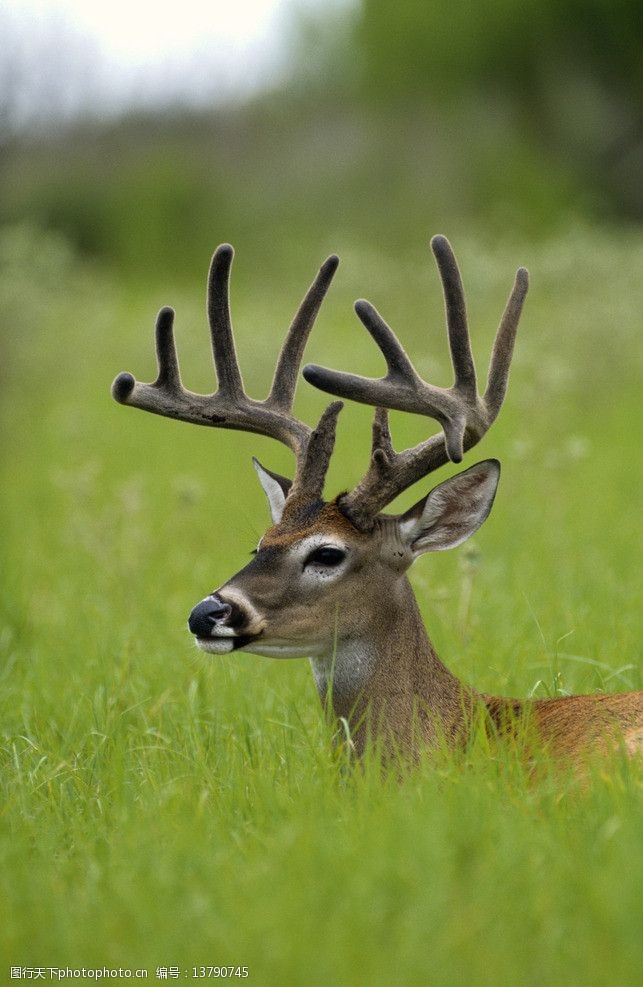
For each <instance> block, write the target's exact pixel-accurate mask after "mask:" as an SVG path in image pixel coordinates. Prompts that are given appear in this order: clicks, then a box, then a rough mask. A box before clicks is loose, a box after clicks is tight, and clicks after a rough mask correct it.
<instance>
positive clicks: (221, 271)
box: [207, 243, 243, 399]
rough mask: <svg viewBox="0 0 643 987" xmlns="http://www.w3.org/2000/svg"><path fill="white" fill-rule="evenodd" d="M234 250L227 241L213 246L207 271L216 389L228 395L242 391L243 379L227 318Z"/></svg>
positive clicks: (228, 317) (234, 396)
mask: <svg viewBox="0 0 643 987" xmlns="http://www.w3.org/2000/svg"><path fill="white" fill-rule="evenodd" d="M233 257H234V249H233V248H232V247H231V246H230V244H229V243H222V244H221V246H220V247H217V249H216V250H215V252H214V254H213V256H212V262H211V263H210V271H209V273H208V300H207V310H208V322H209V324H210V337H211V339H212V353H213V356H214V365H215V367H216V371H217V380H218V382H219V392H220V393H221V394H225V395H227V396H229V397H230V398H232V399H234V398H238V397H240V396H241V395H242V394H243V380H242V378H241V371H240V370H239V363H238V361H237V353H236V349H235V345H234V334H233V332H232V322H231V319H230V268H231V267H232V259H233Z"/></svg>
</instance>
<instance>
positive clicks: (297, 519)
mask: <svg viewBox="0 0 643 987" xmlns="http://www.w3.org/2000/svg"><path fill="white" fill-rule="evenodd" d="M311 535H334V536H335V537H338V538H345V539H350V540H351V541H352V542H355V541H360V542H361V541H367V540H368V536H367V535H365V534H363V533H362V532H361V531H358V529H357V528H356V527H355V526H354V525H353V524H351V522H350V521H349V520H348V518H346V517H344V515H343V514H342V512H341V511H340V510H339V508H338V507H337V505H336V504H334V503H333V504H323V503H319V504H316V505H309V506H308V507H307V508H306V507H304V508H302V509H301V510H299V511H298V512H297V513H293V514H291V515H288V514H284V517H283V519H282V520H281V521H280V522H279V524H275V525H274V526H273V527H272V528H268V530H267V531H266V533H265V535H264V536H263V538H262V539H261V547H262V548H278V547H283V548H286V547H287V546H289V545H294V544H296V543H297V542H298V541H301V539H302V538H308V537H310V536H311Z"/></svg>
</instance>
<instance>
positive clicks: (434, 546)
mask: <svg viewBox="0 0 643 987" xmlns="http://www.w3.org/2000/svg"><path fill="white" fill-rule="evenodd" d="M432 248H433V253H434V255H435V258H436V261H437V265H438V270H439V273H440V276H441V279H442V285H443V290H444V295H445V301H446V320H447V329H448V336H449V344H450V349H451V357H452V362H453V368H454V372H455V381H454V383H453V386H452V387H449V388H441V387H436V386H435V385H433V384H429V383H426V382H425V381H424V380H422V378H421V377H420V376H419V375H418V373H417V371H416V370H415V368H414V367H413V365H412V364H411V362H410V360H409V358H408V356H407V355H406V353H405V351H404V349H403V348H402V346H401V344H400V343H399V341H398V339H397V337H396V336H395V334H394V333H393V332H392V330H391V329H390V328H389V327H388V325H387V324H386V323H385V322H384V320H383V319H382V317H381V316H380V315H379V314H378V312H377V311H376V310H375V309H374V308H373V307H372V306H371V305H370V304H369V303H368V302H366V301H358V302H357V303H356V305H355V309H356V312H357V315H358V316H359V318H360V320H361V321H362V323H363V324H364V325H365V327H366V329H367V330H368V331H369V333H370V334H371V336H372V337H373V339H374V340H375V342H376V343H377V345H378V346H379V348H380V349H381V351H382V353H383V355H384V358H385V360H386V364H387V368H388V372H387V374H386V376H385V377H383V378H382V379H379V380H371V379H367V378H364V377H358V376H354V375H352V374H348V373H343V372H338V371H335V370H327V369H324V368H322V367H318V366H306V367H305V368H304V370H303V375H304V377H305V379H306V380H307V381H308V382H309V383H311V384H313V385H315V386H316V387H318V388H320V389H322V390H324V391H327V392H329V393H330V394H332V395H335V396H339V397H343V398H349V399H351V400H354V401H360V402H363V403H365V404H369V405H372V406H374V407H375V408H376V409H377V410H376V412H375V419H374V423H373V436H372V452H371V457H370V465H369V467H368V470H367V472H366V475H365V476H364V478H363V479H362V480H361V481H360V483H359V484H358V485H357V486H356V487H355V489H354V490H352V491H351V492H350V493H345V494H342V495H340V496H339V497H336V498H335V499H334V500H331V501H329V502H326V501H324V500H323V488H324V480H325V476H326V472H327V469H328V465H329V461H330V457H331V455H332V452H333V446H334V442H335V428H336V423H337V417H338V414H339V411H340V410H341V408H342V404H341V402H339V401H336V402H333V403H332V404H330V405H329V406H328V407H327V408H326V410H325V411H324V413H323V415H322V416H321V419H320V421H319V423H318V425H317V427H316V428H315V429H314V430H311V429H310V428H309V427H308V426H307V425H306V424H304V423H303V422H302V421H300V420H299V419H297V418H295V417H294V416H293V413H292V405H293V399H294V394H295V387H296V381H297V375H298V372H299V366H300V363H301V360H302V357H303V351H304V347H305V344H306V341H307V339H308V336H309V334H310V331H311V329H312V326H313V323H314V320H315V317H316V315H317V312H318V310H319V307H320V305H321V302H322V300H323V298H324V295H325V293H326V291H327V290H328V288H329V286H330V283H331V280H332V277H333V274H334V272H335V270H336V268H337V264H338V260H337V258H336V257H330V258H329V259H328V260H327V261H326V262H325V263H324V264H323V265H322V267H321V269H320V271H319V273H318V275H317V277H316V278H315V280H314V281H313V284H312V285H311V287H310V288H309V290H308V292H307V294H306V296H305V298H304V300H303V302H302V304H301V306H300V308H299V310H298V312H297V314H296V315H295V318H294V320H293V322H292V324H291V326H290V329H289V330H288V333H287V335H286V338H285V342H284V344H283V348H282V350H281V353H280V356H279V358H278V361H277V368H276V371H275V375H274V380H273V383H272V387H271V390H270V393H269V395H268V397H267V398H266V399H265V400H263V401H257V400H254V399H253V398H250V397H248V396H247V395H246V393H245V391H244V389H243V383H242V379H241V373H240V371H239V366H238V363H237V359H236V356H235V348H234V339H233V334H232V328H231V323H230V315H229V306H228V283H229V273H230V267H231V262H232V257H233V251H232V248H231V247H229V246H227V245H224V246H221V247H219V248H218V250H217V251H216V253H215V254H214V258H213V260H212V265H211V268H210V275H209V280H208V296H207V310H208V317H209V323H210V330H211V336H212V348H213V353H214V363H215V367H216V372H217V377H218V382H219V389H218V391H216V393H214V394H212V395H208V396H201V395H197V394H193V393H191V392H190V391H187V390H185V389H184V388H183V386H182V384H181V380H180V376H179V367H178V362H177V356H176V351H175V347H174V340H173V329H172V326H173V312H172V310H171V309H167V308H166V309H162V310H161V312H160V313H159V316H158V320H157V324H156V349H157V355H158V365H159V371H158V377H157V379H156V381H155V382H154V383H153V384H140V383H137V382H136V381H135V380H134V378H133V377H132V376H131V375H130V374H120V375H119V376H118V377H117V378H116V380H115V381H114V384H113V388H112V392H113V395H114V397H115V398H116V400H117V401H119V402H121V403H122V404H129V405H132V406H133V407H137V408H141V409H143V410H146V411H152V412H154V413H156V414H160V415H166V416H168V417H171V418H178V419H180V420H182V421H189V422H195V423H197V424H201V425H208V426H210V427H214V428H233V429H241V430H244V431H250V432H257V433H260V434H262V435H268V436H272V437H273V438H275V439H277V440H278V441H280V442H282V443H285V444H286V445H287V446H288V447H289V448H290V449H291V450H292V452H293V453H294V456H295V472H294V477H293V479H292V480H290V479H286V478H285V477H283V476H280V475H278V474H277V473H274V472H272V471H270V470H268V469H266V468H265V467H263V466H261V464H260V463H258V462H257V461H256V460H255V461H254V465H255V469H256V471H257V474H258V476H259V480H260V482H261V485H262V487H263V489H264V491H265V493H266V496H267V498H268V503H269V507H270V512H271V516H272V526H271V527H270V528H269V529H268V530H267V531H266V533H265V534H264V536H263V537H262V539H261V541H260V542H259V545H258V546H257V549H256V553H255V555H254V558H253V559H252V561H251V562H250V563H249V564H248V565H246V566H245V567H244V568H243V569H241V571H240V572H238V573H237V574H236V575H235V576H233V577H232V578H231V579H230V580H229V581H228V582H226V583H225V584H224V585H223V586H222V587H220V588H219V589H217V590H216V591H214V592H212V593H210V594H209V595H207V596H206V597H205V598H204V599H203V600H202V601H201V602H200V603H198V604H197V605H196V606H195V607H194V609H193V610H192V613H191V614H190V618H189V628H190V631H191V632H192V633H193V634H194V636H195V638H196V642H197V644H198V645H199V647H200V648H202V649H203V650H204V651H208V652H212V653H216V654H224V653H228V652H231V651H237V650H245V651H250V652H253V653H255V654H262V655H274V656H279V657H299V656H311V657H313V658H318V659H319V658H323V657H324V656H328V655H330V654H332V653H333V652H334V651H336V649H337V647H338V643H341V642H359V641H362V640H363V639H364V638H365V637H367V636H369V635H370V636H372V633H373V628H377V629H378V633H379V634H380V635H386V634H388V635H389V636H390V635H394V634H395V628H396V626H399V614H400V609H401V608H402V607H404V605H405V600H406V598H407V596H408V592H409V588H408V584H407V582H406V579H405V575H404V574H405V573H406V571H407V569H408V568H409V566H410V565H411V564H412V563H413V561H414V560H415V559H416V558H417V557H418V556H419V555H421V554H423V553H424V552H430V551H441V550H443V549H447V548H451V547H453V546H455V545H458V544H460V543H461V542H462V541H464V540H465V539H466V538H468V537H469V535H471V534H472V533H473V532H474V531H476V530H477V528H478V527H479V526H480V525H481V524H482V522H483V521H484V520H485V518H486V517H487V515H488V513H489V511H490V509H491V505H492V503H493V498H494V494H495V491H496V486H497V483H498V478H499V464H498V463H497V462H496V461H495V460H487V461H486V462H482V463H478V464H477V465H475V466H472V467H471V468H470V469H468V470H466V471H465V472H463V473H460V474H459V475H457V476H455V477H453V478H451V479H449V480H447V481H446V482H444V483H442V484H440V485H439V486H437V487H436V488H435V489H434V490H432V491H431V492H430V493H428V494H427V495H425V496H424V497H423V498H422V499H421V500H419V501H418V503H417V504H416V505H415V506H414V507H412V508H411V509H410V510H409V511H406V512H405V513H404V514H402V515H399V516H394V515H387V514H383V513H382V510H383V509H384V508H385V507H386V506H387V505H388V504H389V503H390V502H391V501H392V500H393V499H394V498H395V497H396V496H397V495H398V494H399V493H401V492H402V491H403V490H405V489H406V488H407V487H409V486H411V485H412V484H413V483H415V482H416V481H418V480H420V479H423V478H424V477H426V476H427V475H428V474H429V473H431V472H433V471H434V470H435V469H437V468H438V467H439V466H441V465H442V464H444V463H446V462H447V461H448V460H451V461H453V462H460V461H461V459H462V457H463V453H464V451H465V450H467V449H469V448H471V447H472V446H473V445H475V443H476V442H478V441H479V440H480V438H481V437H482V436H483V435H484V434H485V432H486V431H487V429H488V428H489V426H490V425H491V423H492V422H493V420H494V419H495V418H496V416H497V414H498V412H499V410H500V406H501V405H502V402H503V398H504V395H505V391H506V387H507V377H508V373H509V365H510V361H511V356H512V351H513V345H514V339H515V334H516V328H517V325H518V319H519V316H520V312H521V309H522V305H523V301H524V298H525V294H526V291H527V272H526V271H525V270H524V269H520V270H519V271H518V273H517V275H516V280H515V284H514V286H513V290H512V292H511V294H510V297H509V301H508V304H507V307H506V309H505V312H504V315H503V317H502V319H501V322H500V326H499V329H498V332H497V335H496V340H495V343H494V347H493V353H492V357H491V364H490V368H489V375H488V383H487V387H486V390H485V392H484V394H483V395H482V396H481V395H479V394H478V391H477V385H476V372H475V367H474V362H473V357H472V353H471V347H470V342H469V333H468V328H467V319H466V312H465V301H464V293H463V288H462V283H461V280H460V274H459V271H458V267H457V264H456V260H455V257H454V255H453V251H452V249H451V247H450V245H449V243H448V241H447V240H446V239H445V238H444V237H441V236H438V237H434V239H433V241H432ZM389 408H391V409H398V410H401V411H409V412H413V413H415V414H420V415H425V416H428V417H430V418H433V419H436V420H437V421H438V422H439V423H440V425H441V426H442V431H441V432H440V433H439V434H437V435H434V436H432V437H431V438H429V439H428V440H426V441H424V442H421V443H420V444H419V445H417V446H415V447H414V448H411V449H406V450H405V451H403V452H396V451H395V450H394V448H393V445H392V441H391V435H390V432H389V427H388V416H387V410H386V409H389ZM357 660H358V661H359V657H358V659H357Z"/></svg>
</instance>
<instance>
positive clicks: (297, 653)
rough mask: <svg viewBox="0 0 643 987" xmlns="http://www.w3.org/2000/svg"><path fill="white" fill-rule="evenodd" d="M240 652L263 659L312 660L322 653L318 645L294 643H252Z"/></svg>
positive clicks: (265, 641)
mask: <svg viewBox="0 0 643 987" xmlns="http://www.w3.org/2000/svg"><path fill="white" fill-rule="evenodd" d="M239 651H249V652H250V653H251V654H253V655H260V656H261V657H263V658H310V657H311V656H313V655H318V654H321V653H322V649H321V648H320V647H319V646H318V645H309V646H306V645H305V644H297V643H296V642H294V641H279V640H274V641H267V640H263V639H261V640H258V641H251V642H250V643H249V644H247V645H246V647H245V648H239Z"/></svg>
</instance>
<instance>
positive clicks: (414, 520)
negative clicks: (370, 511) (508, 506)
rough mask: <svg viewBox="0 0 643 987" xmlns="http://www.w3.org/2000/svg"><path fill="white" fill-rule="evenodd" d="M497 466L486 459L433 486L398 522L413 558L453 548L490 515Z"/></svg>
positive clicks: (494, 492) (496, 480)
mask: <svg viewBox="0 0 643 987" xmlns="http://www.w3.org/2000/svg"><path fill="white" fill-rule="evenodd" d="M499 479H500V463H499V462H498V460H497V459H486V460H485V461H484V462H482V463H476V465H475V466H472V467H471V468H470V469H468V470H465V471H464V473H458V474H457V475H456V476H452V477H451V479H449V480H445V481H444V483H441V484H440V485H439V486H438V487H435V489H434V490H432V491H431V493H430V494H428V495H427V496H426V497H425V498H424V499H423V500H420V501H418V503H417V504H416V505H415V506H414V507H412V508H411V509H410V510H409V511H407V512H406V514H403V515H402V516H401V517H400V518H399V521H398V524H399V526H400V535H401V537H402V541H403V542H404V543H405V544H406V545H408V546H409V548H410V549H411V551H412V552H413V554H414V555H421V554H422V552H443V551H444V550H445V549H447V548H455V546H456V545H460V544H461V542H463V541H466V539H467V538H469V537H470V536H471V535H472V534H474V532H476V531H477V530H478V528H479V527H480V525H481V524H482V522H483V521H485V520H486V519H487V517H488V516H489V511H490V510H491V506H492V504H493V499H494V497H495V495H496V489H497V487H498V480H499Z"/></svg>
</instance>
